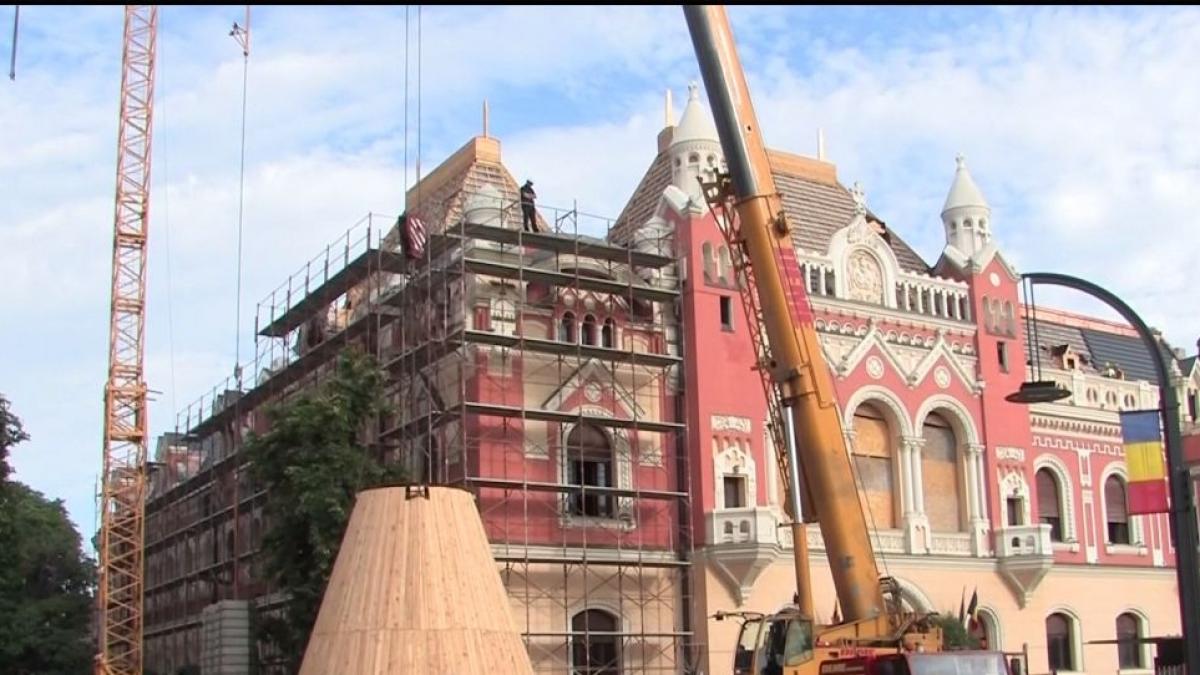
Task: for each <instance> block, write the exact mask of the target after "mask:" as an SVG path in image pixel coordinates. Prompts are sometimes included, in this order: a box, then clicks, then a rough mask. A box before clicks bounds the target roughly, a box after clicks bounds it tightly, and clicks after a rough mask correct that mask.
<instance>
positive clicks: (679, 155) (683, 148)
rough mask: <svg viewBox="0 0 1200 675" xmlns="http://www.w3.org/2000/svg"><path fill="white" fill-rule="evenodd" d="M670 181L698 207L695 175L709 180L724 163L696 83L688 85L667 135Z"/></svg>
mask: <svg viewBox="0 0 1200 675" xmlns="http://www.w3.org/2000/svg"><path fill="white" fill-rule="evenodd" d="M668 153H669V154H670V155H671V183H672V184H673V185H675V187H677V188H679V189H680V190H683V191H684V192H685V193H687V195H688V196H689V197H691V199H692V202H693V203H694V204H696V205H697V206H698V207H699V208H703V207H704V197H703V195H701V193H700V184H699V182H698V181H697V178H700V179H703V180H706V181H707V180H712V179H713V178H714V177H715V176H716V173H717V171H719V170H720V169H721V167H722V166H723V165H724V161H725V160H724V157H723V156H722V154H721V141H720V139H719V138H718V137H717V127H716V125H715V124H714V123H713V119H712V115H711V114H710V113H709V112H708V109H707V108H705V107H704V104H703V103H701V102H700V86H699V85H698V84H696V83H695V82H693V83H691V84H690V85H688V102H687V105H686V106H685V107H684V109H683V114H682V115H681V116H680V118H679V124H678V125H676V126H675V129H674V130H673V132H672V136H671V146H670V147H669V148H668Z"/></svg>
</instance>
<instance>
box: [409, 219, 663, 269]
mask: <svg viewBox="0 0 1200 675" xmlns="http://www.w3.org/2000/svg"><path fill="white" fill-rule="evenodd" d="M471 239H478V240H482V241H490V242H495V243H497V244H505V245H509V246H524V247H528V248H530V249H536V250H539V251H553V252H554V253H563V254H571V255H578V256H580V257H585V258H595V259H597V260H606V261H609V262H615V263H625V264H627V265H631V266H633V267H642V268H648V269H660V268H663V267H666V266H667V265H670V264H671V263H673V262H675V259H674V258H672V257H670V256H665V255H658V254H655V253H647V252H645V251H638V250H636V249H632V248H627V247H624V246H617V245H614V244H610V243H608V242H605V241H602V240H599V239H592V238H584V237H580V236H576V235H572V234H567V233H561V232H524V231H522V230H518V229H515V228H507V227H498V226H496V225H483V224H480V223H463V224H461V225H458V226H455V227H451V228H449V230H447V231H446V232H444V233H439V234H436V235H434V236H433V237H431V238H430V246H431V255H433V256H435V257H436V256H437V255H438V254H439V253H441V252H442V251H445V250H447V249H449V248H453V247H456V246H460V245H461V244H462V242H463V241H467V240H471Z"/></svg>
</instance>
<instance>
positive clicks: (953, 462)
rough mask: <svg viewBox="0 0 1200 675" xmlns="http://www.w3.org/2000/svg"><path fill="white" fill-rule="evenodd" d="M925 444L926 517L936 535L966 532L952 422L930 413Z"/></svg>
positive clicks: (923, 473)
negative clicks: (963, 524) (963, 528)
mask: <svg viewBox="0 0 1200 675" xmlns="http://www.w3.org/2000/svg"><path fill="white" fill-rule="evenodd" d="M921 436H922V438H924V439H925V445H924V447H923V448H922V450H921V480H922V487H923V490H924V494H925V515H926V516H928V517H929V529H931V530H933V531H934V532H960V531H962V522H963V518H962V500H961V499H960V494H959V493H960V492H961V490H960V489H959V484H960V482H961V481H960V480H959V461H958V454H959V453H958V439H957V438H955V436H954V430H953V429H951V428H950V424H949V422H947V421H946V419H945V418H944V417H942V416H941V415H939V414H937V413H929V415H927V416H926V417H925V424H924V426H923V427H922V429H921Z"/></svg>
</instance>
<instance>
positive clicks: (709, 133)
mask: <svg viewBox="0 0 1200 675" xmlns="http://www.w3.org/2000/svg"><path fill="white" fill-rule="evenodd" d="M688 141H712V142H714V143H719V142H720V140H719V139H718V138H717V125H716V124H714V123H713V119H712V115H711V114H709V112H708V109H707V108H705V107H704V104H703V103H701V102H700V85H698V84H696V83H695V82H692V83H691V84H689V85H688V102H687V106H685V107H684V109H683V115H681V116H680V118H679V125H678V126H676V127H675V135H674V138H673V139H672V143H686V142H688Z"/></svg>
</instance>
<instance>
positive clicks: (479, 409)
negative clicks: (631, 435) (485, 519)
mask: <svg viewBox="0 0 1200 675" xmlns="http://www.w3.org/2000/svg"><path fill="white" fill-rule="evenodd" d="M459 408H460V409H465V412H466V413H468V414H476V415H487V416H491V417H522V418H524V419H527V420H535V421H538V422H559V423H562V424H570V423H571V422H587V423H589V424H594V425H596V426H599V427H617V428H619V429H639V430H642V431H654V432H661V433H669V432H672V431H678V430H679V429H682V428H683V425H682V424H679V423H678V422H656V421H652V420H638V419H632V418H628V417H603V416H601V415H588V414H584V413H582V412H563V411H560V410H543V409H541V408H519V407H516V406H509V405H498V404H495V403H475V402H468V403H466V404H464V405H462V406H459Z"/></svg>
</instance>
